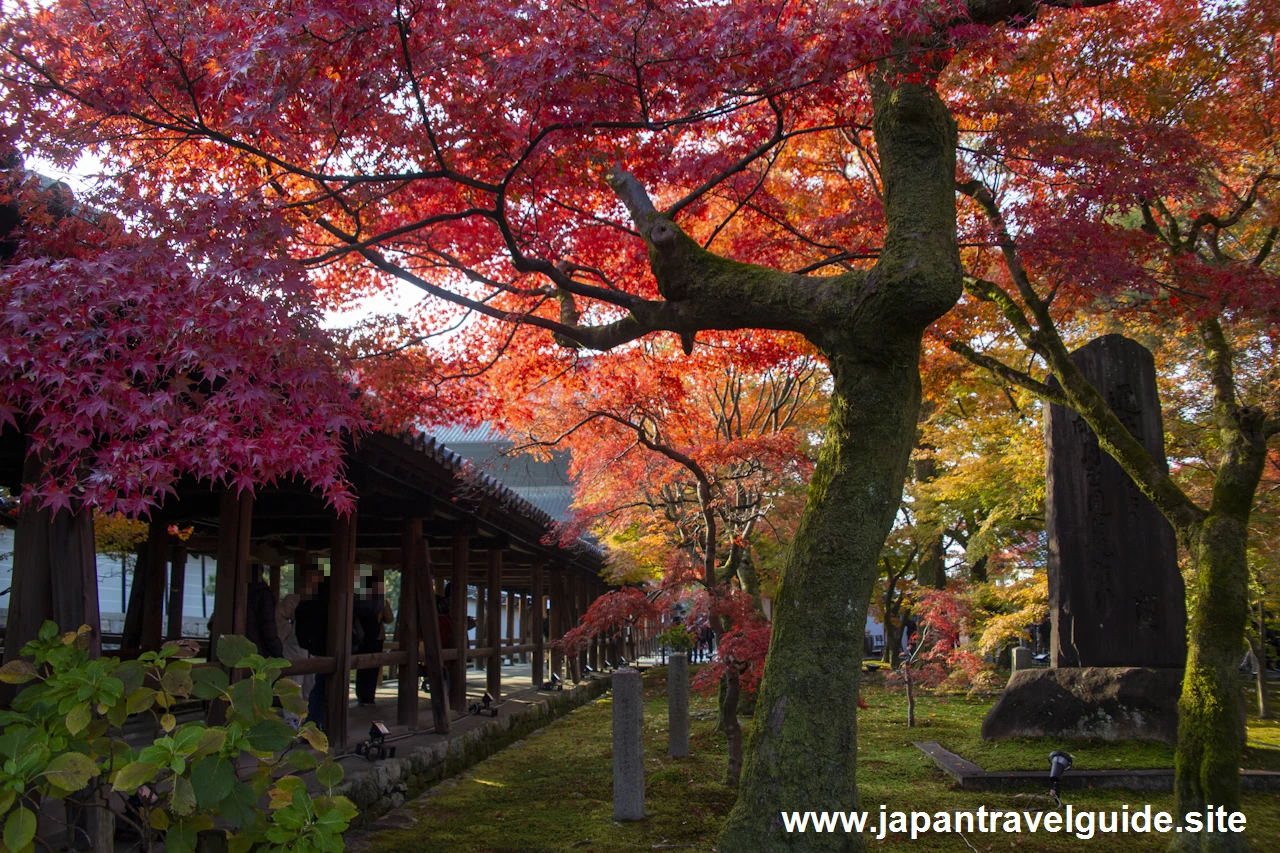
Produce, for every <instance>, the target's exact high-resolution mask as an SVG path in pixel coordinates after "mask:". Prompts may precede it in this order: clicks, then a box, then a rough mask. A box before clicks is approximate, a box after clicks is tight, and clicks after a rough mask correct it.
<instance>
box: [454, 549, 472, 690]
mask: <svg viewBox="0 0 1280 853" xmlns="http://www.w3.org/2000/svg"><path fill="white" fill-rule="evenodd" d="M470 550H471V537H470V536H469V535H467V534H466V533H463V532H458V533H455V534H454V536H453V555H452V556H453V579H452V580H451V581H450V587H451V588H450V592H451V595H450V603H449V618H450V620H451V621H452V623H453V648H455V649H457V650H458V657H457V659H455V660H454V661H453V665H452V666H451V667H450V668H449V681H450V684H449V705H450V707H452V708H459V709H462V708H466V707H467V654H466V652H467V561H468V559H469V558H470Z"/></svg>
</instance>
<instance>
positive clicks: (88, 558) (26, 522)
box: [0, 456, 102, 706]
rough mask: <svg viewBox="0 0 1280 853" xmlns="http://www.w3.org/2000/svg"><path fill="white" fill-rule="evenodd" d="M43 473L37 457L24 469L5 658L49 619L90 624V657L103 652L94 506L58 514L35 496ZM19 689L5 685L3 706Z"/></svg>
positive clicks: (72, 625)
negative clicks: (46, 507)
mask: <svg viewBox="0 0 1280 853" xmlns="http://www.w3.org/2000/svg"><path fill="white" fill-rule="evenodd" d="M39 477H40V466H39V463H38V462H37V460H36V458H35V457H33V456H29V457H27V460H26V463H25V464H24V468H23V482H24V484H25V485H24V494H26V495H28V496H29V497H28V499H26V500H24V501H23V503H22V505H21V508H20V509H19V511H18V526H17V529H16V530H15V531H14V537H13V563H12V565H13V574H12V588H11V589H10V592H9V621H8V625H7V626H6V631H5V642H4V662H5V663H8V662H9V661H13V660H17V659H18V658H19V657H20V656H21V652H22V647H23V646H25V645H26V644H27V643H28V642H30V641H31V640H34V639H35V638H36V636H38V634H39V633H40V626H41V625H42V624H43V623H44V621H45V620H46V619H52V620H53V621H54V622H57V623H58V627H59V628H60V629H61V630H63V631H74V630H76V629H77V628H79V627H80V626H81V625H88V626H89V628H90V629H91V630H90V633H89V635H88V640H89V647H88V648H89V656H90V657H98V656H99V655H100V654H101V652H102V632H101V621H100V616H99V612H98V568H97V558H96V553H95V548H94V542H93V510H92V509H88V508H85V509H82V510H81V511H80V512H78V513H71V512H70V511H68V510H65V509H61V510H58V511H57V512H56V513H55V512H51V511H50V510H48V509H45V508H42V507H40V506H39V501H38V500H36V499H35V498H34V497H30V494H31V493H30V491H28V490H29V489H31V488H32V487H33V484H34V483H35V482H36V481H37V480H38V479H39ZM18 690H19V688H17V687H15V686H13V685H9V684H0V705H3V706H7V705H8V704H9V702H10V701H12V699H13V697H14V696H15V695H17V693H18Z"/></svg>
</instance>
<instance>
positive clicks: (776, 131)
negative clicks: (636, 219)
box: [667, 98, 786, 219]
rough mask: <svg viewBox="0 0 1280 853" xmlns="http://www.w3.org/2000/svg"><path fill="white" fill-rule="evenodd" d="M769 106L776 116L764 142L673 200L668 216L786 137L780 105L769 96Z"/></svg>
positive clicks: (767, 151)
mask: <svg viewBox="0 0 1280 853" xmlns="http://www.w3.org/2000/svg"><path fill="white" fill-rule="evenodd" d="M769 106H770V107H771V108H772V109H773V113H774V116H775V118H776V121H775V124H774V128H773V134H772V135H771V136H770V137H769V138H768V139H766V140H765V141H764V142H761V143H760V144H759V145H757V146H756V147H755V148H753V149H751V150H750V151H749V152H747V154H746V155H745V156H743V157H742V159H740V160H739V161H738V162H736V163H734V164H733V165H732V166H730V167H729V168H727V169H725V170H723V171H722V172H720V173H719V174H716V175H713V176H712V177H711V178H710V179H708V180H706V181H704V182H703V183H702V185H701V186H699V187H696V188H694V189H693V190H691V191H690V192H689V194H688V195H686V196H685V197H684V198H682V199H680V200H679V201H677V202H675V203H674V204H672V205H671V206H670V207H668V208H667V216H670V217H671V218H672V219H674V218H675V217H676V214H677V213H679V212H680V211H682V210H684V209H685V208H686V207H688V206H689V205H691V204H693V203H694V202H695V201H697V200H698V199H699V198H701V197H702V196H703V195H705V194H706V193H707V192H709V191H710V190H712V189H714V188H715V186H716V185H717V184H719V183H721V182H722V181H724V180H726V179H727V178H730V177H732V176H733V175H736V174H738V173H739V172H741V171H742V170H744V169H746V168H747V167H748V166H750V165H751V164H752V163H754V162H755V161H756V160H759V159H760V158H761V157H763V156H764V155H765V154H768V153H769V149H771V148H773V147H774V146H775V145H777V144H778V143H780V142H782V141H783V140H784V139H786V133H785V128H784V125H783V114H782V107H780V106H778V102H777V101H776V100H774V99H773V98H769Z"/></svg>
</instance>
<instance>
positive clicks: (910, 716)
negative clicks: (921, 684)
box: [902, 664, 916, 729]
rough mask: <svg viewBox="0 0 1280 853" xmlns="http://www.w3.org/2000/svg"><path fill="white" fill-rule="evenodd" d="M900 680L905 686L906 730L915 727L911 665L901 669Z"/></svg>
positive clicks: (914, 698)
mask: <svg viewBox="0 0 1280 853" xmlns="http://www.w3.org/2000/svg"><path fill="white" fill-rule="evenodd" d="M902 680H903V682H904V683H905V684H906V685H907V728H910V729H913V728H915V726H916V691H915V685H914V684H913V683H912V681H911V664H907V665H906V666H904V667H903V668H902Z"/></svg>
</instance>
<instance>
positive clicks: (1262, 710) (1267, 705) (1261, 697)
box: [1246, 635, 1271, 720]
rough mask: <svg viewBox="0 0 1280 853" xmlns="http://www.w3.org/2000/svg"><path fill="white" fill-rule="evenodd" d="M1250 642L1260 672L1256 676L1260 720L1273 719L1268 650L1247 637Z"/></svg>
mask: <svg viewBox="0 0 1280 853" xmlns="http://www.w3.org/2000/svg"><path fill="white" fill-rule="evenodd" d="M1246 637H1247V639H1248V640H1249V650H1250V651H1252V652H1253V659H1254V660H1255V661H1257V663H1258V671H1257V673H1256V674H1255V676H1254V686H1255V689H1256V690H1257V692H1258V719H1259V720H1269V719H1271V697H1270V696H1268V695H1267V650H1266V648H1264V647H1263V646H1262V645H1261V644H1260V643H1258V642H1257V641H1256V640H1254V639H1253V637H1252V636H1249V635H1246Z"/></svg>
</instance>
